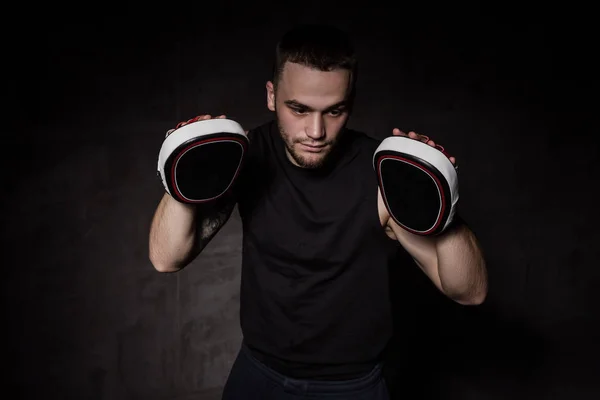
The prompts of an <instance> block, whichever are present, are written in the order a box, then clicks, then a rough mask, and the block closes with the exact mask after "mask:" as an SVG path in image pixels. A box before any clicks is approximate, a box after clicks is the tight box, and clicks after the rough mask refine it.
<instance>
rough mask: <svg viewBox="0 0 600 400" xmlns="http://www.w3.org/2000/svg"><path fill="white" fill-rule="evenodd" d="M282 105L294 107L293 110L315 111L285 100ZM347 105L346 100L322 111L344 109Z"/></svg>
mask: <svg viewBox="0 0 600 400" xmlns="http://www.w3.org/2000/svg"><path fill="white" fill-rule="evenodd" d="M284 104H286V105H287V106H291V107H295V108H302V109H305V110H307V111H315V110H314V109H313V108H312V107H310V106H307V105H306V104H302V103H300V102H299V101H297V100H286V101H284ZM347 105H348V102H347V101H346V100H342V101H340V102H338V103H335V104H334V105H331V106H329V107H327V108H326V109H325V110H324V111H325V112H327V111H331V110H335V109H338V108H343V107H346V106H347Z"/></svg>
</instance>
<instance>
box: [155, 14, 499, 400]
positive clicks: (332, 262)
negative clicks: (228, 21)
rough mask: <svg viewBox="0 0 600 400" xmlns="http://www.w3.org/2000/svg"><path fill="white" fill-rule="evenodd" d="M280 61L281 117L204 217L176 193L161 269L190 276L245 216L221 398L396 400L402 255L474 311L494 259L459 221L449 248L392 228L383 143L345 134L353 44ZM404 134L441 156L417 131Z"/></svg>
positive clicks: (274, 86) (317, 31)
mask: <svg viewBox="0 0 600 400" xmlns="http://www.w3.org/2000/svg"><path fill="white" fill-rule="evenodd" d="M275 58H276V60H275V69H274V75H273V80H272V81H269V82H267V85H266V94H267V107H268V108H269V110H271V111H273V112H274V113H275V115H276V118H275V120H274V121H269V122H267V123H265V124H263V125H261V126H259V127H257V128H255V129H252V130H250V131H248V132H247V134H248V138H249V143H250V146H249V151H248V154H247V156H246V159H245V162H244V167H243V171H242V172H241V174H240V176H239V177H238V179H237V180H236V182H235V186H234V189H233V190H231V191H230V192H229V194H228V195H227V196H225V197H223V198H221V199H220V200H218V201H216V202H214V203H211V204H209V205H207V206H206V205H205V206H202V207H200V206H194V205H189V204H182V203H181V202H177V201H175V200H173V199H172V198H171V196H169V195H168V194H165V196H164V197H163V199H162V200H161V202H160V204H159V206H158V208H157V210H156V213H155V216H154V219H153V223H152V227H151V232H150V259H151V261H152V263H153V265H154V267H155V268H156V269H157V270H158V271H161V272H175V271H178V270H180V269H181V268H184V267H185V266H186V265H188V264H189V263H190V262H191V261H192V260H194V259H195V258H196V257H197V256H198V254H200V252H201V251H202V249H203V248H204V247H205V246H206V245H207V243H208V242H209V241H210V240H211V239H212V238H213V237H214V236H215V235H216V234H217V232H218V231H219V229H220V228H221V227H222V226H223V225H224V224H225V223H226V222H227V220H228V218H229V216H230V215H231V212H232V210H233V208H234V206H235V204H237V205H238V209H239V212H240V216H241V218H242V223H243V253H242V257H243V258H242V260H243V261H242V280H241V294H240V296H241V297H240V301H241V303H240V305H241V309H240V323H241V328H242V332H243V337H244V342H243V345H242V349H241V351H240V353H239V355H238V357H237V359H236V361H235V363H234V366H233V368H232V370H231V373H230V375H229V378H228V381H227V384H226V385H225V389H224V393H223V398H224V399H236V400H244V399H262V400H265V399H292V398H293V399H299V398H312V399H317V398H329V397H330V396H332V395H339V396H340V397H339V398H344V399H373V400H377V399H387V398H389V394H388V391H387V388H386V385H385V382H384V379H383V377H382V374H381V356H382V353H383V351H384V349H385V347H386V345H387V343H388V341H389V339H390V337H391V335H392V321H391V319H392V316H391V306H390V300H389V291H388V284H389V282H388V269H389V268H406V267H408V266H406V265H395V264H394V262H395V260H396V254H397V251H398V248H399V247H401V248H403V249H404V250H405V251H407V252H408V253H409V254H410V256H412V258H413V259H414V261H415V263H416V264H417V265H418V266H419V267H420V268H421V269H422V270H423V272H424V273H425V274H426V275H427V276H428V277H429V278H430V279H431V281H432V282H433V284H435V285H436V286H437V288H438V289H439V290H440V291H442V292H443V293H444V294H445V295H447V296H448V297H449V298H450V299H452V300H454V301H456V302H458V303H460V304H464V305H474V304H480V303H481V302H482V301H483V300H484V298H485V296H486V291H487V275H486V268H485V262H484V259H483V256H482V251H481V249H480V248H479V245H478V242H477V240H476V238H475V237H474V235H473V233H472V232H471V231H470V230H469V228H468V227H466V226H465V225H464V224H463V223H461V222H460V220H459V219H457V221H456V223H455V224H454V225H452V226H451V228H450V229H447V230H446V231H445V232H443V233H442V234H440V235H436V236H421V235H416V234H413V233H410V232H408V231H407V230H405V229H403V228H402V227H401V226H400V225H398V224H397V223H396V222H394V220H393V219H392V218H390V214H389V212H388V210H387V208H386V206H385V204H384V201H383V200H382V194H381V190H380V189H379V187H378V183H377V179H376V176H375V173H374V171H373V164H372V160H373V154H374V152H375V150H376V149H377V147H378V145H379V141H377V140H375V139H373V138H371V137H369V136H367V135H366V134H363V133H361V132H357V131H354V130H352V129H349V128H348V127H347V122H348V119H349V116H350V114H351V112H352V106H353V98H354V94H355V84H356V65H357V63H356V60H355V55H354V52H353V49H352V46H351V43H350V41H349V40H348V38H347V37H346V36H345V35H344V34H343V33H342V32H340V31H338V30H336V29H335V28H332V27H327V26H316V25H312V26H311V25H307V26H299V27H297V28H295V29H292V30H291V31H289V32H288V33H287V34H286V35H284V37H283V38H282V39H281V40H280V42H279V43H278V46H277V51H276V57H275ZM224 117H225V116H223V115H221V116H219V117H217V118H224ZM211 118H212V116H211V115H204V116H200V117H197V118H195V119H194V120H193V121H197V120H204V119H211ZM392 133H393V135H403V136H408V137H409V138H411V139H414V140H421V141H425V142H427V143H428V144H429V145H431V146H435V145H436V144H435V143H434V141H433V140H429V139H428V138H427V137H425V136H422V135H418V134H416V133H414V132H409V133H408V134H405V133H403V132H401V131H400V130H399V129H394V130H393V132H392ZM450 161H451V162H452V163H455V162H456V160H455V159H454V158H453V157H450ZM397 184H398V185H402V182H397ZM396 262H397V261H396Z"/></svg>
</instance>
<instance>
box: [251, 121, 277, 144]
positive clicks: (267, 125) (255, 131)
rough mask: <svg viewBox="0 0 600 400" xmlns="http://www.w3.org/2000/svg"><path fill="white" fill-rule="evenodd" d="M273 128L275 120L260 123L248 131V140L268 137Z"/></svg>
mask: <svg viewBox="0 0 600 400" xmlns="http://www.w3.org/2000/svg"><path fill="white" fill-rule="evenodd" d="M274 126H275V120H267V121H265V122H261V123H259V124H257V125H254V126H253V127H252V128H250V129H248V134H247V135H248V139H250V140H252V138H255V137H265V136H266V135H269V134H270V133H271V131H272V130H273V128H274Z"/></svg>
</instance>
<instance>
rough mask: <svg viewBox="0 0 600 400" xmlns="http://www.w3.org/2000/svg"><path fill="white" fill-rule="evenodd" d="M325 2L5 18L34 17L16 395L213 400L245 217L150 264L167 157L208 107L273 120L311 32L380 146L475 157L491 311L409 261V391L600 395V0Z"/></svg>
mask: <svg viewBox="0 0 600 400" xmlns="http://www.w3.org/2000/svg"><path fill="white" fill-rule="evenodd" d="M328 4H329V5H328V6H325V5H322V4H321V5H319V4H318V3H310V2H300V3H290V4H289V5H287V4H286V5H285V8H284V5H282V3H274V4H266V3H265V4H262V3H261V4H258V5H256V4H249V5H245V6H240V5H239V4H237V3H234V2H221V3H219V4H218V5H211V6H206V7H205V6H202V5H201V4H200V5H196V6H195V7H192V3H188V4H186V5H185V7H184V6H181V7H179V6H176V5H175V4H174V3H173V4H160V5H159V4H157V5H155V6H151V5H150V3H147V4H146V5H144V6H143V7H142V6H141V5H140V6H139V7H134V6H130V5H128V4H126V3H122V4H119V6H118V7H115V8H110V7H108V6H107V5H102V4H87V3H86V5H85V7H88V8H84V7H83V6H81V7H80V8H72V6H69V7H67V6H57V5H52V6H35V7H34V6H33V5H31V9H25V8H23V9H22V10H13V12H12V14H10V13H7V17H8V19H12V20H15V21H16V22H17V24H16V25H15V26H16V28H14V29H12V30H8V31H7V32H6V33H5V35H4V39H5V43H6V45H5V46H4V47H3V50H2V51H3V52H4V57H3V60H4V61H3V66H4V82H5V86H4V87H5V89H6V90H5V91H4V93H5V96H4V99H5V101H4V112H5V113H6V114H5V118H4V124H5V125H4V128H5V129H4V130H5V138H4V141H3V143H4V146H3V149H4V152H3V159H2V165H1V166H2V168H3V171H4V174H3V176H4V178H5V179H4V184H3V193H2V196H1V199H2V204H1V206H2V211H3V212H2V213H1V214H2V217H1V218H2V243H3V250H4V251H3V253H4V258H3V261H4V262H3V263H2V264H3V265H2V269H3V274H2V275H3V277H2V283H3V288H2V294H3V296H4V298H3V300H4V301H3V304H4V314H3V315H4V318H3V321H4V324H3V328H2V331H3V337H4V339H3V344H4V351H5V353H4V356H3V361H4V363H3V364H4V367H5V370H6V371H8V372H5V373H4V374H3V377H4V379H5V380H6V381H7V383H8V384H9V385H8V386H6V387H9V388H11V389H14V390H15V394H13V395H12V397H11V398H15V399H17V398H19V399H21V398H23V399H32V398H52V399H55V398H56V399H98V400H100V399H101V400H106V399H111V400H120V399H207V400H210V399H217V398H219V397H218V396H219V393H220V387H221V386H222V384H223V383H224V380H225V379H226V376H227V373H228V372H229V367H230V366H231V363H232V361H233V358H234V356H235V354H236V352H237V350H238V345H239V340H240V332H239V326H238V319H237V318H238V314H237V312H238V300H239V298H238V285H239V267H240V244H241V236H240V235H241V232H240V221H239V217H238V215H237V213H235V215H234V216H233V218H232V219H231V221H230V222H229V223H228V225H227V226H226V227H225V228H224V229H223V231H222V232H221V233H220V235H219V236H218V237H217V238H216V239H215V240H214V241H213V242H212V243H211V244H210V246H209V247H208V248H207V249H206V250H205V252H204V253H203V254H202V255H201V256H200V257H199V258H198V260H196V261H195V262H194V263H193V264H192V265H191V266H190V267H189V268H187V269H185V270H184V271H182V272H180V273H177V274H170V275H165V274H160V273H158V272H156V271H155V270H154V269H153V267H152V265H151V264H150V262H149V260H148V230H149V226H150V220H151V218H152V215H153V213H154V209H155V207H156V205H157V203H158V201H159V199H160V197H161V196H162V193H163V190H162V186H161V184H160V182H159V181H158V180H157V178H156V175H155V171H156V160H157V155H158V150H159V148H160V145H161V142H162V139H163V137H164V133H165V132H166V131H167V130H168V129H170V128H171V127H173V126H174V125H175V124H176V123H177V122H179V121H180V120H183V119H188V118H191V117H193V116H195V115H198V114H203V113H212V114H221V113H225V114H227V115H228V116H229V117H230V118H233V119H235V120H237V121H239V122H240V123H242V124H243V125H244V126H245V127H247V128H249V127H252V126H255V125H257V124H259V123H262V122H263V121H265V119H266V118H271V116H272V114H271V113H270V112H269V111H268V110H267V108H266V103H265V101H266V100H265V88H264V84H265V82H266V80H267V79H269V73H270V65H271V64H270V63H271V56H272V49H273V47H274V44H275V42H276V40H277V38H278V37H279V35H281V34H282V33H283V32H284V31H285V30H286V29H287V28H289V27H290V26H291V25H292V24H294V23H296V22H314V21H321V22H323V21H327V22H331V23H334V24H337V25H338V26H340V27H342V28H345V29H347V30H348V31H350V33H351V34H352V35H353V37H354V39H355V42H356V45H357V50H358V53H359V56H360V57H361V69H360V76H359V95H358V104H357V110H356V114H355V115H354V116H353V118H352V120H351V123H350V124H351V126H352V127H354V128H357V129H362V130H365V131H366V132H368V133H369V134H371V135H373V136H376V137H379V138H383V137H385V136H388V135H390V134H391V130H392V128H394V127H399V128H401V129H404V130H416V131H417V132H421V133H425V134H427V135H429V136H430V137H431V138H433V139H434V140H436V141H437V142H439V143H441V144H442V145H444V146H445V147H446V149H448V151H449V152H450V153H451V154H452V155H454V156H456V157H457V159H458V162H459V163H460V165H461V169H460V185H461V191H460V193H461V204H460V210H461V214H462V215H463V216H464V218H465V219H466V220H467V222H468V223H469V224H470V225H471V227H472V229H473V230H474V231H475V232H476V234H477V235H478V237H479V239H480V241H481V243H482V246H483V247H484V249H485V252H486V257H487V261H488V269H489V275H490V292H489V296H488V299H487V301H486V302H485V304H483V305H482V306H479V307H461V306H458V305H456V304H454V303H451V302H450V301H448V300H446V299H445V298H443V297H442V296H441V295H439V294H438V293H437V292H436V291H435V290H434V289H433V287H432V286H431V285H430V284H429V282H428V281H426V279H425V278H424V276H423V275H422V274H421V273H420V272H419V271H418V270H417V269H416V267H415V268H403V269H397V270H395V271H394V273H393V280H392V282H391V285H392V287H393V289H394V304H395V307H396V310H397V311H396V316H397V321H396V324H397V326H398V334H397V337H396V338H395V340H394V343H393V346H392V349H391V351H390V354H389V356H390V360H391V361H390V364H389V369H388V371H387V373H388V376H389V377H390V382H391V383H392V389H393V390H394V393H395V394H398V396H396V397H398V398H411V399H417V398H418V399H421V398H423V399H478V400H484V399H515V400H516V399H569V400H571V399H592V398H599V396H600V383H598V377H599V376H600V361H598V360H599V359H600V344H599V340H598V339H599V337H600V328H599V324H598V320H599V316H598V315H599V312H598V305H599V304H600V302H599V301H598V300H599V298H600V295H599V292H600V285H599V284H600V272H599V269H600V267H599V262H598V260H599V255H600V254H599V250H598V249H599V248H600V245H599V239H600V235H599V234H598V230H597V227H598V222H599V218H598V212H597V210H598V207H597V204H598V197H597V195H596V191H597V188H596V187H595V186H596V185H595V183H596V182H597V181H598V178H597V174H598V172H599V171H598V163H597V162H598V140H597V139H596V136H597V128H596V125H595V122H594V118H593V117H594V112H595V111H596V105H597V101H596V89H595V86H596V79H597V72H596V67H597V64H596V63H595V62H594V59H595V57H596V54H595V52H596V51H597V46H596V42H595V40H596V39H595V36H596V32H595V27H594V23H595V21H593V19H592V14H593V13H592V11H591V9H590V8H587V9H586V8H579V7H578V6H577V5H576V4H575V3H565V4H561V5H560V8H558V7H557V8H555V9H550V8H547V4H548V3H544V4H543V5H542V3H540V4H539V6H536V7H534V6H531V10H530V11H528V10H526V9H525V8H524V4H518V5H515V6H512V5H508V4H504V3H499V4H486V6H488V8H487V9H486V10H483V9H473V8H466V7H465V8H464V9H460V8H458V7H455V6H454V5H452V6H448V5H446V6H442V5H441V4H440V5H435V4H434V3H430V4H424V3H421V5H419V6H415V5H412V6H406V5H404V4H402V3H393V4H392V3H389V4H388V6H387V8H386V7H384V6H380V7H375V6H374V5H373V3H371V2H369V5H368V6H358V5H357V6H355V7H354V8H352V9H351V8H349V6H348V4H342V3H339V4H337V3H328ZM557 5H558V3H557ZM408 390H411V391H414V393H413V394H410V395H409V394H408Z"/></svg>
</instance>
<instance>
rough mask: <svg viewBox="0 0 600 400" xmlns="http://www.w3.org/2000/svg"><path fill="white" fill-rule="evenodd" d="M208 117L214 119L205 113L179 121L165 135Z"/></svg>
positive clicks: (222, 116) (221, 117)
mask: <svg viewBox="0 0 600 400" xmlns="http://www.w3.org/2000/svg"><path fill="white" fill-rule="evenodd" d="M224 118H227V116H225V114H223V115H219V116H218V117H215V118H214V119H224ZM207 119H213V118H212V116H211V115H210V114H204V115H198V116H197V117H194V118H192V119H188V120H187V121H182V122H180V123H178V124H177V126H176V127H175V128H173V129H169V130H168V131H167V134H166V135H165V137H167V136H169V135H170V134H171V133H173V132H174V131H175V130H176V129H179V128H181V127H182V126H184V125H187V124H190V123H192V122H197V121H205V120H207ZM246 133H248V132H246Z"/></svg>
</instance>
